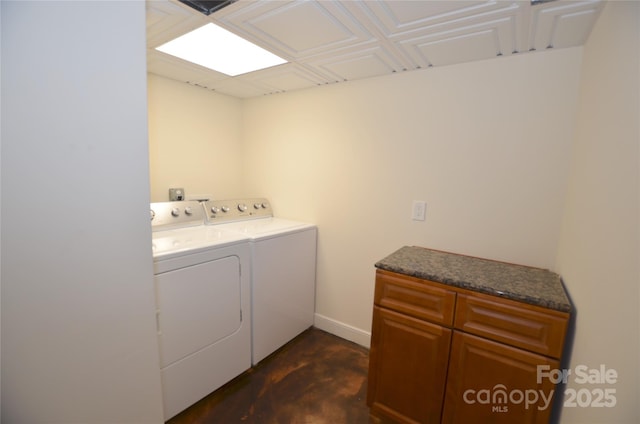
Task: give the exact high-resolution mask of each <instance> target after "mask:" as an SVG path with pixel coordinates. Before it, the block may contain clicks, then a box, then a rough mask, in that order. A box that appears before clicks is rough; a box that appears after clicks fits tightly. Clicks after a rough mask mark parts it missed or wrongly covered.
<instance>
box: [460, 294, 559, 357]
mask: <svg viewBox="0 0 640 424" xmlns="http://www.w3.org/2000/svg"><path fill="white" fill-rule="evenodd" d="M567 322H568V314H565V313H562V312H555V311H549V312H546V311H542V310H541V309H540V308H537V307H535V306H531V305H526V304H523V303H520V302H515V301H511V300H507V299H500V298H496V297H494V296H485V295H478V294H473V295H468V294H462V293H460V294H458V303H457V309H456V317H455V323H454V325H455V327H456V328H458V329H460V330H463V331H465V332H467V333H471V334H476V335H478V336H482V337H486V338H488V339H492V340H496V341H499V342H503V343H505V344H509V345H511V346H516V347H520V348H522V349H526V350H529V351H531V352H536V353H540V354H542V355H546V356H550V357H553V358H560V356H561V355H562V348H563V345H564V338H565V333H566V330H567Z"/></svg>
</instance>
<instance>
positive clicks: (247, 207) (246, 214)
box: [202, 198, 273, 224]
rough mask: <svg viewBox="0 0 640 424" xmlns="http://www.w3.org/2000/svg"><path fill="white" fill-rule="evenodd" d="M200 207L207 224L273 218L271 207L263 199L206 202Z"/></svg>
mask: <svg viewBox="0 0 640 424" xmlns="http://www.w3.org/2000/svg"><path fill="white" fill-rule="evenodd" d="M202 205H203V206H204V213H205V218H206V222H207V224H219V223H221V222H230V221H240V220H244V219H252V218H265V217H270V216H273V212H272V210H271V205H270V204H269V201H267V199H264V198H246V199H229V200H208V201H206V202H202Z"/></svg>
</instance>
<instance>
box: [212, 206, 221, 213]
mask: <svg viewBox="0 0 640 424" xmlns="http://www.w3.org/2000/svg"><path fill="white" fill-rule="evenodd" d="M218 212H220V208H219V207H217V206H211V213H218Z"/></svg>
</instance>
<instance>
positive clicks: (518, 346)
mask: <svg viewBox="0 0 640 424" xmlns="http://www.w3.org/2000/svg"><path fill="white" fill-rule="evenodd" d="M374 303H375V304H374V312H373V326H372V335H371V350H370V364H369V387H368V393H367V403H368V405H369V406H370V408H371V415H372V417H373V418H374V419H375V421H377V422H390V423H425V424H432V423H457V424H468V423H514V422H518V423H523V424H529V423H531V424H533V423H547V422H548V421H549V415H550V413H551V405H552V398H551V396H552V395H553V392H554V385H553V384H552V383H551V382H550V381H549V380H548V379H545V378H543V379H540V381H539V380H538V366H540V365H543V366H547V367H549V369H556V368H559V366H560V365H559V364H560V361H559V360H560V357H561V354H562V349H563V346H564V339H565V334H566V329H567V322H568V318H569V315H568V313H564V312H559V311H555V310H548V309H545V308H541V307H538V306H534V305H530V304H525V303H522V302H516V301H513V300H508V299H503V298H500V297H497V296H491V295H487V294H481V293H477V292H473V291H470V290H466V289H460V288H457V287H450V286H447V285H444V284H440V283H436V282H432V281H428V280H423V279H418V278H415V277H410V276H406V275H402V274H396V273H393V272H389V271H383V270H377V274H376V289H375V298H374Z"/></svg>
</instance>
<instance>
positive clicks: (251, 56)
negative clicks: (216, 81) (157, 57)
mask: <svg viewBox="0 0 640 424" xmlns="http://www.w3.org/2000/svg"><path fill="white" fill-rule="evenodd" d="M156 50H158V51H161V52H163V53H166V54H170V55H172V56H175V57H178V58H180V59H183V60H186V61H188V62H192V63H195V64H197V65H200V66H204V67H205V68H209V69H212V70H214V71H217V72H221V73H223V74H226V75H229V76H232V77H233V76H236V75H241V74H246V73H248V72H253V71H257V70H260V69H265V68H269V67H271V66H276V65H281V64H283V63H286V62H287V61H286V60H284V59H283V58H281V57H279V56H276V55H275V54H273V53H271V52H269V51H267V50H265V49H263V48H262V47H258V46H257V45H255V44H253V43H251V42H249V41H247V40H245V39H244V38H242V37H239V36H237V35H235V34H234V33H232V32H230V31H227V30H226V29H224V28H222V27H219V26H218V25H215V24H212V23H208V24H206V25H204V26H202V27H200V28H198V29H195V30H193V31H191V32H188V33H187V34H184V35H182V36H180V37H178V38H176V39H174V40H171V41H169V42H167V43H165V44H163V45H161V46H159V47H156Z"/></svg>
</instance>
